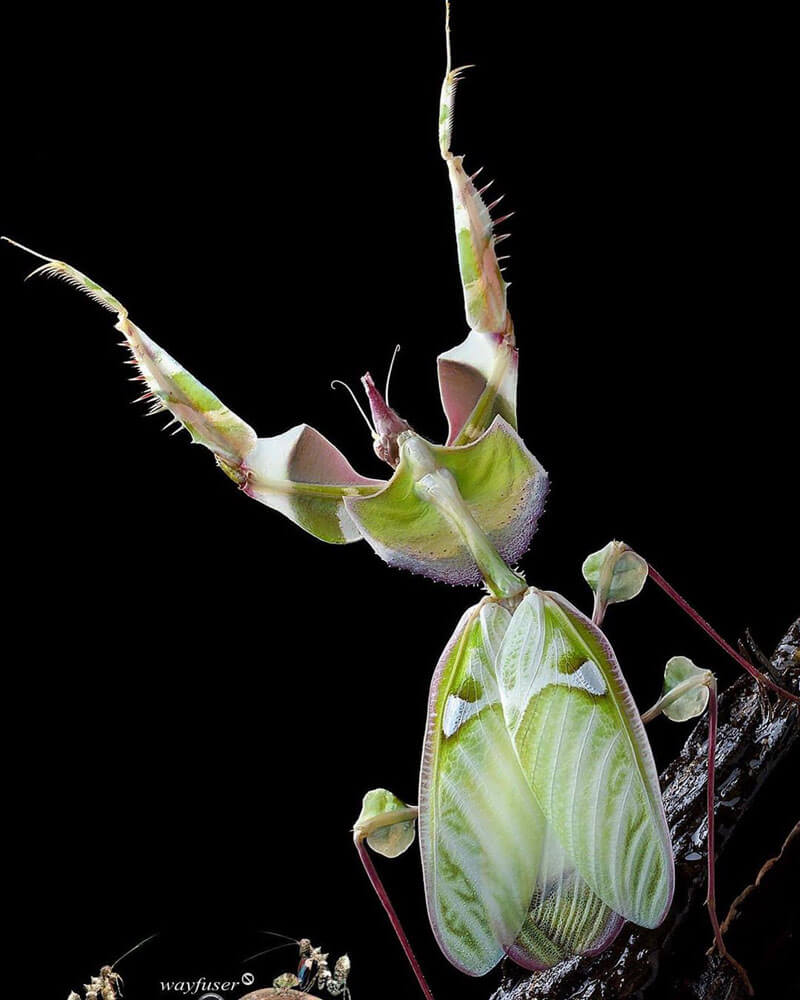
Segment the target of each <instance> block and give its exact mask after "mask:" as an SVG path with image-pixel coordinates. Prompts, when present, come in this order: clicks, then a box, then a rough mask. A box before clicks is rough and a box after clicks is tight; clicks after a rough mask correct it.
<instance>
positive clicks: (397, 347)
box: [383, 344, 400, 406]
mask: <svg viewBox="0 0 800 1000" xmlns="http://www.w3.org/2000/svg"><path fill="white" fill-rule="evenodd" d="M399 353H400V345H399V344H395V345H394V351H392V360H391V361H390V362H389V371H388V372H387V374H386V389H385V390H384V393H383V398H384V399H385V400H386V405H387V406H388V405H389V383H390V382H391V380H392V372H393V371H394V359H395V358H396V357H397V355H398V354H399Z"/></svg>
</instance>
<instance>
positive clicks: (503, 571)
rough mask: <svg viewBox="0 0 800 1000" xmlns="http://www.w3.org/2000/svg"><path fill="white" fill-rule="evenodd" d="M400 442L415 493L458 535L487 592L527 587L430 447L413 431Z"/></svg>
mask: <svg viewBox="0 0 800 1000" xmlns="http://www.w3.org/2000/svg"><path fill="white" fill-rule="evenodd" d="M401 443H402V445H403V450H404V454H405V457H406V459H407V460H408V462H409V463H410V464H411V468H412V470H413V475H414V492H415V493H416V494H417V496H418V497H419V498H420V499H421V500H424V501H426V502H427V503H430V504H433V506H434V507H436V509H437V510H438V511H439V513H440V514H442V515H443V516H444V518H445V520H446V521H447V522H448V523H449V524H450V527H451V528H452V529H453V530H454V531H455V532H456V533H457V534H458V535H459V536H460V537H461V539H462V540H463V542H464V544H465V545H466V546H467V548H468V549H469V551H470V553H471V554H472V557H473V559H474V560H475V562H476V563H477V564H478V568H479V569H480V571H481V574H482V576H483V579H484V580H485V581H486V586H487V587H488V588H489V590H490V592H491V593H492V594H493V595H494V596H495V597H501V598H509V597H515V596H516V595H517V594H520V593H522V591H524V590H525V589H526V588H527V586H528V585H527V583H526V581H525V578H524V577H523V576H521V575H520V574H518V573H515V572H514V570H512V569H511V567H510V566H509V565H508V564H507V563H506V561H505V560H504V559H503V557H502V556H501V555H500V553H499V552H498V551H497V549H496V548H495V547H494V545H493V544H492V542H491V541H490V539H489V538H488V536H487V535H486V533H485V532H484V530H483V529H482V528H481V526H480V525H479V524H478V522H477V521H476V520H475V518H474V517H473V516H472V514H471V513H470V510H469V508H468V507H467V505H466V503H465V502H464V498H463V497H462V496H461V493H460V491H459V489H458V484H457V483H456V480H455V477H454V476H453V474H452V473H451V472H450V471H449V470H447V469H443V468H442V467H441V466H439V465H437V464H436V459H435V457H434V455H433V453H432V452H431V450H430V448H428V446H427V444H426V443H425V442H424V441H423V440H422V438H420V437H418V436H417V435H416V434H412V433H410V434H409V435H408V437H406V436H405V435H401Z"/></svg>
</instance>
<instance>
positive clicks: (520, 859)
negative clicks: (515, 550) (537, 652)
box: [419, 601, 545, 976]
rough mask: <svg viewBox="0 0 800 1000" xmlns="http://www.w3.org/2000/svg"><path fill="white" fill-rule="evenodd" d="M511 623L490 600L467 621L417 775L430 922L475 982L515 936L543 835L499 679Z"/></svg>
mask: <svg viewBox="0 0 800 1000" xmlns="http://www.w3.org/2000/svg"><path fill="white" fill-rule="evenodd" d="M510 617H511V616H510V615H509V613H508V612H507V611H506V610H505V608H503V607H501V606H500V605H498V604H495V603H493V602H492V601H484V602H481V604H479V605H476V606H475V607H473V608H471V609H470V610H469V611H467V613H466V614H465V615H464V617H463V618H462V619H461V622H460V623H459V625H458V628H457V629H456V631H455V633H454V635H453V637H452V639H451V640H450V643H449V644H448V646H447V648H446V649H445V651H444V653H443V654H442V658H441V660H440V662H439V666H438V667H437V670H436V673H435V674H434V678H433V684H432V688H431V701H430V709H429V715H428V726H427V732H426V737H425V749H424V752H423V759H422V770H421V775H420V810H419V836H420V849H421V851H422V867H423V874H424V878H425V893H426V897H427V903H428V915H429V917H430V921H431V926H432V927H433V932H434V934H435V935H436V938H437V940H438V942H439V946H440V947H441V949H442V951H443V952H444V954H445V955H446V956H447V958H448V959H449V960H450V961H451V962H452V963H453V965H455V966H456V967H457V968H459V969H461V971H462V972H466V973H467V974H468V975H472V976H480V975H484V974H485V973H486V972H488V971H489V970H490V969H492V968H494V966H495V965H496V964H497V963H498V962H499V961H500V959H501V958H502V957H503V955H504V954H505V952H506V950H507V949H508V948H510V947H511V946H512V945H513V943H514V941H515V939H516V937H517V935H518V934H519V931H520V928H521V927H522V924H523V922H524V920H525V915H526V913H527V911H528V907H529V903H530V899H531V896H532V894H533V891H534V886H535V881H536V874H537V869H538V858H539V854H540V853H541V845H542V842H543V835H544V825H545V824H544V817H543V815H542V813H541V811H540V810H539V808H538V807H537V805H536V801H535V799H534V797H533V795H532V793H531V789H530V786H529V784H528V782H527V780H526V778H525V775H524V773H523V771H522V768H521V767H520V763H519V760H518V758H517V754H516V751H515V749H514V745H513V743H512V741H511V739H510V737H509V733H508V729H507V727H506V724H505V718H504V715H503V705H502V702H501V698H500V692H499V689H498V686H497V680H496V677H495V672H494V660H495V657H496V653H497V650H498V649H499V646H500V641H501V639H502V635H503V633H504V632H505V629H506V628H507V627H508V623H509V621H510Z"/></svg>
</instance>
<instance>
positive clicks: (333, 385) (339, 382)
mask: <svg viewBox="0 0 800 1000" xmlns="http://www.w3.org/2000/svg"><path fill="white" fill-rule="evenodd" d="M390 374H391V369H390ZM337 385H341V386H344V388H345V389H347V391H348V392H349V393H350V397H351V398H352V400H353V402H354V403H355V404H356V407H357V408H358V412H359V413H360V414H361V416H362V417H363V418H364V423H365V424H366V425H367V427H369V429H370V433H371V434H372V436H373V437H377V436H378V435H377V432H376V430H375V428H374V427H373V426H372V424H371V423H370V420H369V417H368V416H367V415H366V413H365V412H364V407H363V406H362V405H361V403H359V401H358V398H357V397H356V394H355V393H354V392H353V390H352V389H351V388H350V386H349V385H348V384H347V382H343V381H342V380H341V379H340V378H335V379H334V380H333V381H332V382H331V389H335V388H336V386H337Z"/></svg>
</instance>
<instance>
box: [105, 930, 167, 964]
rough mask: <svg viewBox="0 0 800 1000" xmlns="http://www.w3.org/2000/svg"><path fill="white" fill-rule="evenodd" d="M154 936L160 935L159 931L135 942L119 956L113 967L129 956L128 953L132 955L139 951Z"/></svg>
mask: <svg viewBox="0 0 800 1000" xmlns="http://www.w3.org/2000/svg"><path fill="white" fill-rule="evenodd" d="M154 937H158V933H156V934H151V935H150V936H149V937H146V938H144V939H143V940H142V941H140V942H139V943H138V944H135V945H134V946H133V947H132V948H129V949H128V950H127V951H126V952H125V954H124V955H120V956H119V958H118V959H117V960H116V962H112V963H111V968H112V969H113V968H114V967H115V966H117V965H119V963H120V962H121V961H122V960H123V958H127V957H128V955H132V954H133V953H134V952H135V951H138V950H139V949H140V948H141V947H143V946H144V945H146V944H147V943H148V941H152V940H153V938H154Z"/></svg>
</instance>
